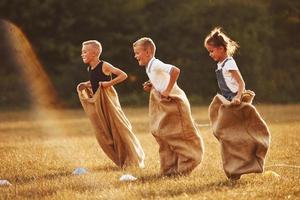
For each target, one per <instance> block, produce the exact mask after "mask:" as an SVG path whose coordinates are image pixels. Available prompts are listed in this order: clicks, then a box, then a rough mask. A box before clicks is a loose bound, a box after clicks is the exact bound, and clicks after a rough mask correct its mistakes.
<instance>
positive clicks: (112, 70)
mask: <svg viewBox="0 0 300 200" xmlns="http://www.w3.org/2000/svg"><path fill="white" fill-rule="evenodd" d="M102 71H103V73H104V74H107V75H108V74H114V75H116V77H115V78H114V79H112V80H110V81H103V82H100V83H99V85H100V84H101V86H102V87H104V88H106V87H110V86H113V85H115V84H117V83H120V82H122V81H124V80H125V79H126V78H127V74H126V73H125V72H124V71H122V70H120V69H118V68H116V67H114V66H112V65H111V64H109V63H107V62H104V63H103V68H102Z"/></svg>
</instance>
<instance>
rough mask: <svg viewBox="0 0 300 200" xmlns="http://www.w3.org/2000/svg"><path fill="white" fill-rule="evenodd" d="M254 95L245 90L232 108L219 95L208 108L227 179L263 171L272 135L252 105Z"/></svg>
mask: <svg viewBox="0 0 300 200" xmlns="http://www.w3.org/2000/svg"><path fill="white" fill-rule="evenodd" d="M254 95H255V94H254V93H253V92H252V91H246V92H245V93H244V94H243V96H242V103H241V104H240V105H231V104H230V102H229V101H228V100H226V99H225V98H224V97H223V96H222V95H219V94H218V95H216V96H215V97H214V99H213V100H212V102H211V104H210V106H209V118H210V121H211V125H212V130H213V134H214V135H215V137H216V138H217V139H218V141H219V142H220V145H221V155H222V161H223V168H224V171H225V174H226V176H227V177H228V178H230V179H239V178H240V176H241V175H243V174H247V173H261V172H263V171H264V163H265V158H266V154H267V151H268V148H269V145H270V137H271V136H270V133H269V129H268V127H267V125H266V123H265V122H264V120H263V119H262V118H261V116H260V114H259V113H258V111H257V110H256V108H255V107H254V106H253V105H252V104H251V103H252V100H253V98H254Z"/></svg>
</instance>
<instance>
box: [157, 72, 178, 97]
mask: <svg viewBox="0 0 300 200" xmlns="http://www.w3.org/2000/svg"><path fill="white" fill-rule="evenodd" d="M179 74H180V69H179V68H177V67H172V69H171V72H170V81H169V83H168V86H167V88H166V89H165V91H163V92H162V93H161V96H162V97H168V96H169V94H170V92H171V90H172V88H173V86H174V84H175V83H176V81H177V79H178V77H179Z"/></svg>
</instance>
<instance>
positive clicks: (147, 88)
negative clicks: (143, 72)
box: [143, 81, 152, 92]
mask: <svg viewBox="0 0 300 200" xmlns="http://www.w3.org/2000/svg"><path fill="white" fill-rule="evenodd" d="M151 88H152V84H151V82H150V81H146V82H145V83H144V84H143V89H144V91H145V92H150V91H151Z"/></svg>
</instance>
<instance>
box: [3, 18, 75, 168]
mask: <svg viewBox="0 0 300 200" xmlns="http://www.w3.org/2000/svg"><path fill="white" fill-rule="evenodd" d="M0 26H1V30H4V41H3V43H5V48H6V49H5V50H7V51H8V52H9V53H8V55H9V57H10V60H12V62H13V65H14V66H16V68H17V69H18V71H19V72H20V78H22V79H24V82H25V83H26V84H25V87H26V89H27V90H28V91H29V93H30V96H31V103H32V107H33V110H32V114H33V116H34V118H35V119H36V121H35V122H36V123H38V124H39V127H40V128H41V130H40V133H41V134H43V136H47V137H48V138H49V139H50V138H51V139H53V140H44V141H43V144H45V145H47V146H49V143H50V145H51V146H53V148H52V149H51V151H52V152H53V153H55V154H56V155H57V156H58V157H60V158H61V161H64V162H71V163H72V162H75V163H76V162H78V161H76V160H72V159H71V158H70V151H69V150H68V149H67V148H69V147H70V146H73V147H76V146H78V144H76V143H75V144H73V143H74V141H73V140H71V139H70V137H69V134H72V133H74V132H76V128H75V127H74V128H70V120H71V121H72V119H69V115H67V114H65V112H64V110H63V109H62V107H61V106H60V104H59V99H58V96H57V92H56V90H55V88H54V86H53V85H52V82H51V80H50V79H49V77H48V75H47V73H46V72H45V70H44V68H43V66H42V64H41V63H40V62H39V59H38V57H37V55H36V54H35V52H34V50H33V48H32V46H31V44H30V42H29V41H28V39H27V38H26V36H25V34H24V33H23V32H22V30H21V29H20V28H18V27H17V26H16V25H14V24H13V23H11V22H9V21H6V20H0ZM7 59H9V58H7ZM71 123H73V122H71ZM65 126H67V127H68V128H66V127H65ZM58 138H59V139H58ZM58 141H59V145H62V147H63V148H59V150H58V149H57V148H55V147H56V146H57V145H58ZM71 143H72V144H71Z"/></svg>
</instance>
